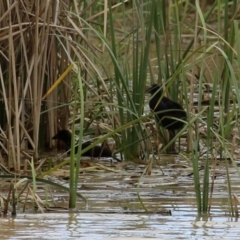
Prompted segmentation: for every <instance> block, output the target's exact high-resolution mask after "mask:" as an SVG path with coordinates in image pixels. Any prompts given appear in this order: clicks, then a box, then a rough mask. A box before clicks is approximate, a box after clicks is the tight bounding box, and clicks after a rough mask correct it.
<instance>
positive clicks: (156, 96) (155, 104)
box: [146, 84, 187, 140]
mask: <svg viewBox="0 0 240 240" xmlns="http://www.w3.org/2000/svg"><path fill="white" fill-rule="evenodd" d="M146 92H147V93H150V94H151V95H152V98H151V100H150V101H149V107H150V109H151V110H152V111H153V112H156V115H155V118H156V120H157V122H158V123H159V124H160V125H161V126H162V127H163V128H166V129H167V130H168V131H169V138H170V139H169V140H172V139H173V138H174V136H175V134H176V132H175V131H176V130H179V129H182V128H183V127H184V124H185V123H184V121H185V120H186V119H187V113H186V111H185V110H184V109H183V107H182V106H181V105H180V104H179V103H177V102H174V101H172V100H171V99H169V98H167V97H164V96H162V90H161V88H160V86H159V85H157V84H153V85H152V86H151V87H150V88H148V89H147V91H146ZM173 118H178V119H180V120H177V119H173Z"/></svg>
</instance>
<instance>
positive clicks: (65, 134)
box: [52, 129, 112, 158]
mask: <svg viewBox="0 0 240 240" xmlns="http://www.w3.org/2000/svg"><path fill="white" fill-rule="evenodd" d="M52 139H55V140H56V139H58V140H61V141H63V142H64V144H65V150H66V151H69V150H70V149H71V141H72V134H71V132H70V131H68V130H65V129H64V130H61V131H59V132H58V133H57V134H56V135H55V136H54V137H53V138H52ZM91 144H92V143H91V142H90V141H88V142H84V143H82V150H83V149H84V148H86V147H88V146H90V145H91ZM77 151H78V146H76V147H75V153H77ZM82 156H86V157H96V158H97V157H112V151H111V150H110V149H109V148H106V147H102V146H94V147H93V148H91V149H89V150H88V151H86V152H84V153H83V154H82Z"/></svg>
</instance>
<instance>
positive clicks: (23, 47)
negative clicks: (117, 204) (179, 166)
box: [0, 0, 240, 214]
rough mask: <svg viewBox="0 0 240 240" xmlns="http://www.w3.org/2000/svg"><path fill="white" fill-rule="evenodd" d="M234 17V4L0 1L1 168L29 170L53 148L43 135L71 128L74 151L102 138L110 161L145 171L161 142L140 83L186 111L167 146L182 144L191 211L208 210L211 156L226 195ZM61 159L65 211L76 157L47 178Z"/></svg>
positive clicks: (236, 64) (235, 65) (235, 106)
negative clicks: (222, 166)
mask: <svg viewBox="0 0 240 240" xmlns="http://www.w3.org/2000/svg"><path fill="white" fill-rule="evenodd" d="M238 9H239V3H238V1H236V0H233V1H227V0H225V1H224V0H223V1H214V3H212V2H208V1H201V2H199V1H182V2H180V1H165V0H162V1H156V0H153V1H152V0H151V1H148V0H147V1H134V0H132V1H127V0H126V1H119V2H118V3H115V2H114V1H111V0H110V1H87V0H85V1H77V0H73V1H69V0H62V1H59V2H58V1H48V2H47V3H46V2H44V1H40V0H36V1H34V3H30V2H28V1H14V2H12V1H5V2H4V3H1V4H0V13H1V16H2V17H1V18H0V55H1V65H0V81H1V87H0V90H1V102H0V109H1V115H2V117H1V120H0V124H1V128H0V131H1V141H0V144H1V147H2V151H1V155H0V162H1V165H2V166H4V167H7V168H8V169H10V170H11V171H12V170H13V171H14V172H15V173H17V174H18V173H21V169H22V166H23V161H24V160H25V159H26V158H27V159H31V158H32V157H33V159H34V162H35V163H36V161H37V160H38V159H39V153H40V152H41V151H46V150H47V149H52V148H55V147H56V145H55V143H54V142H53V141H52V140H51V137H52V136H53V135H54V134H55V133H56V132H57V131H58V130H59V129H67V128H70V129H72V130H73V132H74V133H76V135H78V136H79V139H80V141H79V146H81V141H82V139H83V138H84V137H88V138H90V139H92V140H93V144H92V146H94V145H96V144H98V143H101V142H103V141H105V140H108V139H109V138H112V143H110V145H111V148H112V149H113V151H114V152H115V154H117V153H120V158H122V160H124V161H136V162H138V161H142V160H144V161H146V162H148V163H150V165H148V171H146V172H145V174H149V173H150V172H151V171H150V170H149V169H150V168H149V167H150V166H151V164H152V163H153V161H154V158H152V157H150V156H151V154H152V153H153V152H156V151H158V154H159V156H160V157H161V153H163V152H164V151H165V149H166V148H167V147H168V146H169V145H170V144H171V143H168V142H167V140H166V139H167V138H166V132H165V131H164V130H162V129H160V131H158V130H157V128H156V126H155V122H154V121H153V119H154V116H153V114H152V113H150V112H148V111H147V110H146V108H145V106H146V103H147V102H148V100H149V99H148V98H146V97H145V87H146V85H150V84H151V83H159V84H161V85H162V87H163V89H164V93H165V94H166V95H168V96H170V97H171V98H172V99H173V100H175V101H178V102H180V103H181V104H182V105H183V106H184V108H185V109H186V111H187V114H188V120H187V122H186V125H185V127H184V128H183V129H182V130H181V131H179V133H178V134H177V135H176V137H175V139H174V140H173V141H175V140H177V139H178V138H179V137H184V139H185V140H186V142H187V148H186V149H182V150H184V151H181V154H182V155H184V157H185V158H186V159H188V160H189V164H190V165H191V166H192V168H193V172H194V184H195V191H196V202H197V206H198V211H199V212H207V211H209V210H210V203H209V199H211V188H212V186H214V180H213V181H212V182H211V185H210V181H209V180H210V179H213V178H211V177H212V176H210V172H209V169H215V164H216V162H215V160H219V159H220V160H222V161H225V163H226V174H227V176H228V178H227V180H228V191H229V199H231V196H232V193H231V179H230V177H229V174H228V165H229V159H230V160H231V163H232V164H234V158H235V157H236V155H235V150H236V145H237V140H238V137H237V136H238V135H239V120H238V116H239V104H240V97H239V94H238V93H239V69H240V60H239V59H240V57H239V56H240V45H239V41H238V39H239V37H240V33H239V26H238V19H239V10H238ZM156 132H159V133H160V134H156ZM159 139H160V140H159ZM159 146H163V147H162V148H160V147H159ZM79 149H81V148H79ZM180 150H181V149H180ZM80 156H81V151H80V150H79V152H78V154H77V159H80V158H81V157H80ZM69 162H70V166H71V174H70V175H71V177H70V193H71V197H70V200H71V203H70V204H69V206H70V207H71V208H74V206H75V202H76V195H75V193H76V191H77V184H78V176H79V171H80V161H77V165H76V168H75V161H74V156H73V154H72V156H71V158H70V160H66V161H64V162H63V163H61V164H59V165H57V166H55V167H54V168H53V169H52V171H53V170H54V169H56V168H59V167H61V166H63V165H65V164H67V163H69ZM202 164H204V171H205V173H204V178H203V179H201V178H200V177H199V167H200V166H201V165H202ZM235 167H236V169H237V166H235ZM32 171H34V170H33V169H32ZM50 172H51V170H50V171H46V172H42V173H40V175H39V176H40V178H43V177H44V176H46V175H47V174H50ZM230 205H231V206H233V204H232V203H230ZM232 214H234V212H233V207H232Z"/></svg>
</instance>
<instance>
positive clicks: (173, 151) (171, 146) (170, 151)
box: [168, 129, 177, 153]
mask: <svg viewBox="0 0 240 240" xmlns="http://www.w3.org/2000/svg"><path fill="white" fill-rule="evenodd" d="M168 132H169V142H170V141H172V139H173V138H174V137H175V135H176V134H175V132H174V130H171V129H169V130H168ZM168 153H177V151H176V149H175V141H174V142H173V143H172V144H171V145H170V146H169V148H168Z"/></svg>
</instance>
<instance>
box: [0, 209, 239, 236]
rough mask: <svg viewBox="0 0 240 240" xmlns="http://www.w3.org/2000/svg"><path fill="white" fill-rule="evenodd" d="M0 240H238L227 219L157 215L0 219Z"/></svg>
mask: <svg viewBox="0 0 240 240" xmlns="http://www.w3.org/2000/svg"><path fill="white" fill-rule="evenodd" d="M0 231H1V239H141V238H144V239H146V238H149V239H152V238H156V239H240V224H239V222H237V221H236V220H235V219H230V218H227V217H219V216H215V217H208V218H207V219H202V218H198V217H196V216H193V215H186V214H184V212H181V211H176V212H175V211H173V215H172V216H161V215H159V214H151V215H147V214H98V213H74V214H73V213H71V214H68V213H44V214H18V215H17V217H16V218H12V217H5V218H1V224H0Z"/></svg>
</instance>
